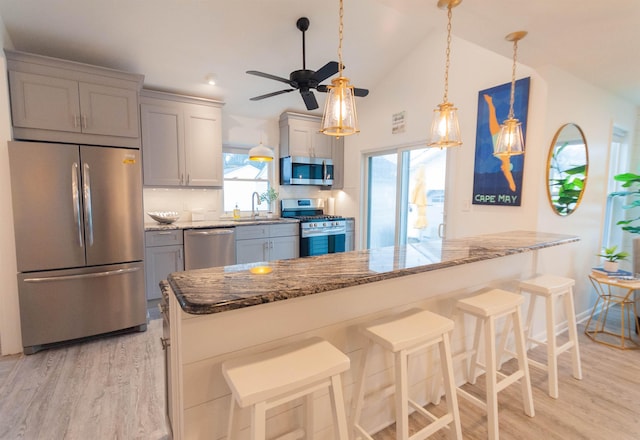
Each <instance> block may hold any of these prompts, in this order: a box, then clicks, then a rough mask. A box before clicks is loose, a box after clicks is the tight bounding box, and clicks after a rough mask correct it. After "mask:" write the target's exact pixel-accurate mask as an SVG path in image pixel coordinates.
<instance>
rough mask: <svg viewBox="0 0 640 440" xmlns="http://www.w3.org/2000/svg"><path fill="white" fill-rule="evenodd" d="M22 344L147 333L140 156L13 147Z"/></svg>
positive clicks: (29, 347)
mask: <svg viewBox="0 0 640 440" xmlns="http://www.w3.org/2000/svg"><path fill="white" fill-rule="evenodd" d="M9 163H10V170H11V192H12V199H13V214H14V227H15V236H16V257H17V263H18V272H19V273H18V294H19V301H20V322H21V328H22V345H23V346H24V352H25V353H27V354H30V353H34V352H36V351H38V350H39V349H41V348H44V347H46V346H47V345H48V344H52V343H58V342H62V341H68V340H73V339H77V338H83V337H86V336H93V335H98V334H102V333H108V332H113V331H118V330H124V329H135V330H139V331H144V330H146V301H145V293H144V292H145V288H144V287H145V286H144V263H143V256H144V238H143V234H144V231H143V228H144V226H143V212H142V176H141V166H140V151H139V150H135V149H126V148H112V147H99V146H84V145H82V146H79V145H67V144H50V143H36V142H9Z"/></svg>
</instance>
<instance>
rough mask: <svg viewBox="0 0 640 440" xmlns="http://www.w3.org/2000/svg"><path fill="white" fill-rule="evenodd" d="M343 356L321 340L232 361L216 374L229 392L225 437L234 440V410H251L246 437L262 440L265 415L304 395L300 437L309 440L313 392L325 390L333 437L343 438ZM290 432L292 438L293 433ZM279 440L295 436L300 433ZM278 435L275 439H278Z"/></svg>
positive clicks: (345, 366) (345, 432) (345, 434)
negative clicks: (304, 427) (332, 424)
mask: <svg viewBox="0 0 640 440" xmlns="http://www.w3.org/2000/svg"><path fill="white" fill-rule="evenodd" d="M349 365H350V362H349V358H348V357H347V356H346V355H345V354H344V353H342V352H341V351H340V350H338V349H337V348H335V347H334V346H333V345H331V344H330V343H329V342H327V341H325V340H323V339H321V338H311V339H308V340H305V341H301V342H297V343H293V344H289V345H286V346H282V347H279V348H276V349H274V350H270V351H266V352H262V353H257V354H254V355H250V356H247V357H243V358H237V359H232V360H229V361H226V362H224V363H223V364H222V373H223V375H224V378H225V380H226V381H227V384H228V386H229V388H230V389H231V392H232V398H231V405H230V409H229V425H228V436H227V438H228V439H237V438H238V436H237V435H238V434H237V426H236V425H237V423H236V421H235V417H234V409H235V406H236V403H237V405H238V406H239V407H240V408H246V407H251V439H252V440H263V439H266V411H267V410H268V409H270V408H273V407H276V406H279V405H282V404H284V403H286V402H289V401H291V400H295V399H297V398H300V397H303V396H304V397H305V403H306V405H307V408H306V410H307V418H306V436H305V438H312V436H313V417H312V415H313V393H314V392H315V391H317V390H319V389H323V388H329V390H330V395H331V403H332V412H333V416H334V421H335V438H337V439H340V440H347V439H348V430H347V419H346V413H345V408H344V399H343V395H342V383H341V380H340V373H342V372H344V371H346V370H348V369H349ZM294 433H296V434H294ZM294 433H288V434H287V436H286V437H285V436H282V437H285V438H300V437H299V436H300V435H302V434H303V433H304V431H303V430H302V429H298V430H296V431H294ZM282 437H279V438H282Z"/></svg>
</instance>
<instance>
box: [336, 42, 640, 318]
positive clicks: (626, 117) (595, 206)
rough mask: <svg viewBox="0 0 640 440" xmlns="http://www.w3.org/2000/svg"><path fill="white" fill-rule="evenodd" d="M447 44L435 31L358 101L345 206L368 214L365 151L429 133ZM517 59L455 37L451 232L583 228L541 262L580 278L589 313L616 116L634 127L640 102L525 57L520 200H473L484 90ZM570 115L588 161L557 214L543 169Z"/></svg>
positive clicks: (581, 299) (583, 306)
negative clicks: (400, 129) (401, 127)
mask: <svg viewBox="0 0 640 440" xmlns="http://www.w3.org/2000/svg"><path fill="white" fill-rule="evenodd" d="M444 48H445V34H444V33H442V34H437V35H432V36H430V37H429V38H427V39H426V40H425V41H424V42H423V43H422V44H421V45H419V46H417V47H416V49H415V50H414V51H413V52H412V53H411V54H410V55H409V57H407V58H406V59H405V60H404V61H403V62H402V63H401V64H399V65H398V66H397V68H396V69H395V70H394V71H392V72H390V73H389V75H388V76H387V77H386V78H385V79H384V81H382V82H381V83H380V84H377V85H376V86H375V87H373V88H372V89H373V90H372V93H371V94H370V96H369V97H367V98H366V100H360V101H358V102H357V104H358V115H359V119H360V129H361V133H360V134H359V135H356V136H351V137H348V138H347V139H346V142H345V163H346V164H347V166H348V167H349V170H350V172H349V173H347V174H346V176H345V191H344V194H342V195H341V198H342V199H343V200H345V201H346V203H349V204H350V205H351V206H350V207H349V208H345V210H346V211H350V212H352V213H354V215H357V216H358V217H359V218H362V216H361V214H362V213H361V212H358V207H359V206H360V204H361V202H362V197H363V196H364V188H363V182H362V176H363V170H362V169H361V167H362V166H363V165H360V166H356V164H362V157H363V154H364V153H367V152H371V151H375V150H379V149H383V148H385V147H391V146H399V145H407V144H412V143H415V142H418V141H421V140H426V138H427V136H428V131H429V127H430V123H431V119H432V111H433V109H434V108H435V106H436V105H437V104H439V103H440V102H441V101H442V93H443V74H444ZM519 50H520V51H521V52H522V51H526V40H525V41H523V42H522V43H521V44H520V45H519ZM511 64H512V60H511V59H510V58H506V57H503V56H501V55H497V54H495V53H492V52H489V51H487V50H485V49H483V48H481V47H478V46H476V45H475V44H473V43H470V42H467V41H464V40H461V39H459V38H454V39H453V42H452V54H451V68H450V75H449V101H450V102H453V103H454V104H455V105H456V107H457V108H458V109H459V111H458V113H459V119H460V127H461V134H462V139H463V142H464V144H463V145H462V146H461V147H459V148H456V149H451V150H450V151H449V152H448V164H447V178H448V182H447V195H446V197H447V209H446V216H447V218H446V222H447V237H449V238H456V237H461V236H468V235H475V234H482V233H492V232H500V231H507V230H516V229H526V230H541V231H545V232H558V233H566V234H575V235H579V236H580V237H581V238H582V241H581V242H580V245H578V246H573V247H571V249H569V248H567V247H560V248H557V250H555V251H550V252H547V253H546V254H545V255H546V256H545V260H544V261H539V262H538V268H539V270H540V271H541V272H544V271H547V272H550V273H557V274H564V275H567V276H571V277H573V278H575V279H576V281H577V285H576V286H577V287H576V292H577V299H576V308H577V311H578V312H579V313H581V312H585V311H587V310H589V308H590V307H591V305H592V302H593V298H594V293H593V292H592V290H591V287H590V285H589V284H588V281H587V274H588V273H589V272H590V269H591V267H592V266H594V265H596V264H597V263H598V259H597V258H596V257H595V254H596V253H597V251H598V249H599V247H600V235H601V229H602V220H603V209H604V205H603V202H604V200H605V198H606V193H605V191H606V187H605V184H604V183H605V178H606V164H607V159H608V149H609V140H610V134H611V126H612V124H613V123H615V124H616V125H618V126H620V127H621V128H624V129H626V130H628V131H629V133H631V134H633V133H635V124H636V119H637V109H636V108H635V106H634V105H632V104H630V103H628V102H626V101H624V100H622V99H620V98H616V97H613V96H611V95H610V94H608V93H606V92H605V91H603V90H601V89H598V88H596V87H594V86H591V85H589V84H587V83H585V82H584V81H582V80H579V79H577V78H575V77H573V76H571V75H569V74H567V73H565V72H563V71H561V70H558V69H556V68H545V69H540V70H538V71H536V70H534V69H532V68H530V67H528V66H524V65H521V64H519V65H518V67H517V77H518V78H523V77H526V76H531V90H530V97H529V113H528V121H527V138H526V153H525V154H526V157H525V168H524V177H523V193H522V205H521V206H519V207H513V206H486V205H473V204H471V203H470V202H471V194H472V189H473V167H474V152H475V131H476V118H477V107H478V91H480V90H483V89H486V88H489V87H492V86H496V85H499V84H503V83H506V82H509V81H510V79H511ZM353 80H354V81H356V80H357V78H355V79H353ZM400 111H406V113H407V124H406V131H405V132H404V133H401V134H396V135H394V134H391V116H392V115H393V114H394V113H397V112H400ZM567 122H574V123H577V124H578V125H580V126H581V127H582V129H583V131H584V132H585V135H586V137H587V143H588V148H589V158H590V167H589V178H588V183H587V190H586V193H585V196H584V197H583V201H582V204H581V206H580V208H579V209H578V210H577V211H576V212H575V213H574V214H572V215H571V216H569V217H559V216H557V215H555V214H554V213H553V212H552V210H551V208H550V206H549V204H548V201H547V196H546V182H545V178H546V175H545V168H546V160H547V152H548V149H549V146H550V143H551V141H552V139H553V135H554V134H555V131H556V130H557V129H558V128H559V127H560V126H561V125H562V124H564V123H567ZM635 157H636V158H637V157H638V153H637V152H636V155H635ZM356 170H358V171H356ZM357 224H359V222H358V223H357ZM361 230H362V227H361V226H360V231H361Z"/></svg>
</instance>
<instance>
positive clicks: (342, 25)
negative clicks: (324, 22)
mask: <svg viewBox="0 0 640 440" xmlns="http://www.w3.org/2000/svg"><path fill="white" fill-rule="evenodd" d="M343 19H344V4H343V0H340V27H339V28H338V70H339V72H340V75H339V76H342V34H343V32H344V24H343Z"/></svg>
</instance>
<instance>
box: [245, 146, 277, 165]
mask: <svg viewBox="0 0 640 440" xmlns="http://www.w3.org/2000/svg"><path fill="white" fill-rule="evenodd" d="M273 158H274V154H273V150H272V149H271V148H269V147H265V146H264V145H263V143H262V142H260V143H259V144H258V145H256V146H255V147H253V148H252V149H250V150H249V160H253V161H257V162H271V161H272V160H273Z"/></svg>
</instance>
